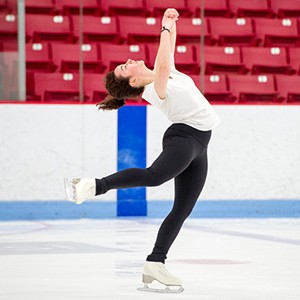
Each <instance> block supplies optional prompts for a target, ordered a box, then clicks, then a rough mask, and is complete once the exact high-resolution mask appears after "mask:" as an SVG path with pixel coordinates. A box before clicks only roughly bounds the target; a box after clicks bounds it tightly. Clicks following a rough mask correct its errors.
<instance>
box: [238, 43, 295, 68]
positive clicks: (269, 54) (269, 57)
mask: <svg viewBox="0 0 300 300" xmlns="http://www.w3.org/2000/svg"><path fill="white" fill-rule="evenodd" d="M242 56H243V63H244V65H245V66H246V67H247V68H248V69H249V70H251V72H252V74H268V73H281V74H293V73H294V71H293V69H292V67H291V66H290V65H289V64H288V61H287V51H286V49H285V48H279V47H272V48H260V47H243V48H242Z"/></svg>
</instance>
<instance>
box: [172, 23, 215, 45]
mask: <svg viewBox="0 0 300 300" xmlns="http://www.w3.org/2000/svg"><path fill="white" fill-rule="evenodd" d="M202 34H203V35H204V41H205V44H206V45H211V44H212V39H211V35H210V33H209V31H208V24H207V19H205V20H204V21H202V20H201V19H200V18H179V20H178V26H177V42H178V44H188V43H200V41H201V35H202Z"/></svg>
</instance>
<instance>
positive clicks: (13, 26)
mask: <svg viewBox="0 0 300 300" xmlns="http://www.w3.org/2000/svg"><path fill="white" fill-rule="evenodd" d="M0 24H1V25H0V42H2V43H3V48H4V49H5V48H6V47H5V45H7V44H10V43H12V44H15V46H17V39H18V21H17V15H16V14H12V13H3V12H2V13H0ZM14 48H15V47H13V49H14ZM15 50H17V48H15Z"/></svg>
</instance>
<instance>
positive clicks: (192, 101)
mask: <svg viewBox="0 0 300 300" xmlns="http://www.w3.org/2000/svg"><path fill="white" fill-rule="evenodd" d="M170 57H171V58H170V77H171V78H169V80H168V83H167V92H166V98H165V99H164V100H161V99H160V98H159V96H158V95H157V93H156V91H155V89H154V82H152V83H149V84H147V85H146V86H145V90H144V92H143V94H142V97H143V98H144V99H145V100H146V101H147V102H149V103H150V104H152V105H153V106H155V107H157V108H158V109H159V110H160V111H161V112H163V113H164V114H165V115H166V116H167V117H168V119H169V120H170V121H171V122H172V123H183V124H186V125H189V126H192V127H194V128H196V129H199V130H203V131H208V130H211V129H213V128H214V127H216V126H217V125H218V124H219V123H220V119H219V117H218V115H217V114H216V112H215V111H214V109H213V108H212V106H211V105H210V103H209V102H208V101H207V100H206V98H205V97H204V96H203V95H202V93H201V92H200V91H199V89H198V88H197V87H196V85H195V83H194V81H193V79H192V78H191V77H189V76H187V75H185V74H183V73H181V72H179V71H177V70H176V68H175V64H174V57H173V55H171V56H170Z"/></svg>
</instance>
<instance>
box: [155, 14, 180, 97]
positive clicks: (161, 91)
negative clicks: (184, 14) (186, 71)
mask: <svg viewBox="0 0 300 300" xmlns="http://www.w3.org/2000/svg"><path fill="white" fill-rule="evenodd" d="M177 19H178V13H177V11H176V10H175V9H167V10H166V11H165V14H164V16H163V19H162V30H161V34H160V43H159V47H158V51H157V56H156V67H155V79H154V88H155V91H156V93H157V94H158V96H159V98H160V99H162V100H163V99H165V97H166V89H167V82H168V79H169V76H170V53H174V49H175V42H176V24H175V22H176V21H177Z"/></svg>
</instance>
